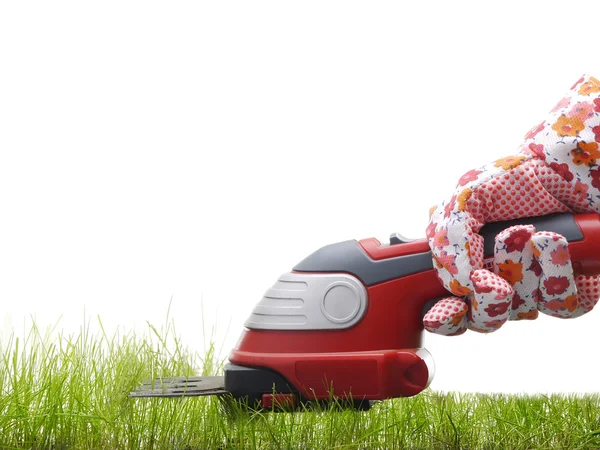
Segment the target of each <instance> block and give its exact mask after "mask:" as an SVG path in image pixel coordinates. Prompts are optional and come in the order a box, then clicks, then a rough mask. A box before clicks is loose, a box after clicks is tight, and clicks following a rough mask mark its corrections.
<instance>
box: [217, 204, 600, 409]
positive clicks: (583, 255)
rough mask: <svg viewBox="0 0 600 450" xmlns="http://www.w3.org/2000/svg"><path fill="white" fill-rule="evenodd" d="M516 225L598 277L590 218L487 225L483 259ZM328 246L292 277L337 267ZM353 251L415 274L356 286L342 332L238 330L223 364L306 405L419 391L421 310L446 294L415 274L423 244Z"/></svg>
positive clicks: (597, 242) (427, 372)
mask: <svg viewBox="0 0 600 450" xmlns="http://www.w3.org/2000/svg"><path fill="white" fill-rule="evenodd" d="M517 223H532V224H534V225H535V226H536V228H537V229H538V231H542V230H543V231H556V232H559V233H561V234H563V235H564V236H565V237H567V239H568V240H569V251H570V254H571V258H572V263H573V268H574V271H575V272H576V273H579V274H586V275H596V274H599V273H600V216H598V215H597V214H580V215H575V216H572V215H569V214H561V215H552V216H545V217H539V218H529V219H520V220H516V221H510V223H496V224H489V225H488V226H486V227H484V229H482V231H481V234H482V235H483V236H484V238H485V242H486V252H485V253H486V255H490V254H491V252H492V251H493V241H494V237H495V235H496V234H497V233H498V232H499V231H501V230H503V229H505V228H507V227H508V226H511V225H515V224H517ZM335 245H339V244H334V247H333V248H331V249H329V251H326V255H323V257H324V261H320V263H321V266H320V270H319V271H318V272H317V271H309V272H304V271H303V270H302V269H303V268H305V267H306V268H308V269H310V267H311V264H310V263H309V262H307V263H305V264H303V263H300V264H299V265H298V266H296V268H295V270H294V271H293V273H302V274H304V275H309V274H315V275H317V274H322V273H323V272H326V271H327V265H329V266H330V267H331V270H335V267H341V266H338V265H339V264H340V263H343V262H344V261H341V260H340V259H343V258H344V257H347V254H346V253H345V252H344V250H341V254H340V255H339V256H336V255H335V252H336V249H335ZM357 247H358V250H359V251H362V252H363V253H364V255H365V256H366V257H367V258H368V259H370V260H371V261H373V263H374V264H375V266H376V265H377V264H378V263H382V262H384V261H391V260H397V261H398V260H402V259H404V260H405V261H406V263H405V267H406V268H408V269H410V268H411V267H413V268H415V269H416V270H417V272H416V273H411V274H406V275H399V276H397V277H396V278H392V279H390V280H387V281H383V282H380V283H375V284H371V285H367V284H368V283H367V282H366V281H365V280H361V282H362V283H363V284H365V287H366V292H367V296H368V306H367V310H366V313H365V314H364V316H363V318H362V320H360V321H359V322H358V323H356V324H355V325H353V326H351V327H349V328H346V329H340V330H300V331H290V330H263V329H252V328H249V329H246V330H244V331H243V333H242V336H241V338H240V340H239V342H238V344H237V346H236V347H235V349H233V351H232V352H231V354H230V355H229V361H230V362H231V363H232V364H234V365H239V366H245V367H259V368H267V369H269V370H271V371H273V372H276V373H277V374H279V375H281V376H282V377H283V378H284V379H285V380H286V382H287V383H288V384H289V386H290V387H291V392H290V395H300V397H302V398H306V399H327V398H330V396H331V395H332V394H333V395H334V396H340V397H346V396H349V395H351V396H352V398H354V399H368V400H375V399H387V398H392V397H408V396H412V395H415V394H418V393H419V392H421V391H422V390H423V389H425V388H426V387H427V386H428V385H429V383H430V381H431V378H432V377H433V370H434V369H433V363H432V360H431V358H430V357H429V354H428V353H427V352H426V351H425V350H424V349H423V348H422V347H423V324H422V317H423V314H424V312H425V311H426V310H427V309H428V308H427V305H428V304H430V303H431V302H432V301H435V300H436V299H439V298H441V297H445V296H448V295H450V294H449V293H448V292H447V291H446V290H445V289H444V288H443V286H442V285H441V283H440V282H439V281H438V280H437V278H436V275H435V272H434V270H433V266H432V264H431V263H430V264H429V266H428V267H427V268H426V269H425V270H419V269H421V268H423V266H421V265H420V263H421V260H420V259H418V258H421V257H423V256H425V258H426V259H428V260H429V261H430V260H431V256H430V250H429V246H428V243H427V241H426V240H425V239H420V240H415V241H411V242H399V243H397V244H395V245H394V244H393V242H390V244H381V243H380V242H379V241H378V240H377V239H374V238H370V239H364V240H361V241H358V242H357ZM325 250H327V248H325ZM323 251H324V249H321V250H319V251H318V252H316V253H319V252H323ZM313 255H314V254H313ZM310 259H311V257H309V258H307V260H308V261H310ZM307 260H305V261H307ZM316 265H318V264H315V266H316ZM342 266H343V264H342ZM374 270H377V269H376V268H375V269H374ZM345 273H348V272H345ZM354 275H357V277H360V275H359V274H354ZM227 378H228V377H227V369H226V375H225V388H226V390H228V391H239V394H243V393H244V392H243V391H244V389H243V388H242V389H239V388H238V387H237V386H228V383H227V381H228V379H227ZM246 391H248V389H247V387H246ZM264 394H265V395H266V398H263V399H262V400H263V402H267V403H268V402H270V401H271V400H270V392H265V393H264Z"/></svg>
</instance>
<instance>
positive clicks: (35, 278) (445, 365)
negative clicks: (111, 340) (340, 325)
mask: <svg viewBox="0 0 600 450" xmlns="http://www.w3.org/2000/svg"><path fill="white" fill-rule="evenodd" d="M598 20H600V3H599V2H597V1H589V2H572V3H570V4H567V3H565V2H548V1H530V2H519V3H518V6H509V4H508V3H507V2H504V3H498V2H496V3H495V4H494V6H492V5H491V4H490V3H489V2H485V3H483V2H475V1H474V2H470V3H469V2H460V1H454V2H445V1H438V2H433V1H429V2H360V3H359V2H351V1H343V2H322V1H316V2H310V1H304V2H294V3H290V2H280V1H277V2H276V1H273V2H205V3H202V2H155V1H144V2H122V1H118V2H111V1H103V2H95V3H94V4H92V3H91V2H75V1H74V2H39V3H33V2H3V3H2V4H1V5H0V152H1V160H0V325H2V324H3V329H4V331H5V332H8V331H9V330H10V329H11V327H12V326H14V328H15V329H16V330H17V331H18V330H22V329H23V326H24V325H23V324H24V321H27V320H28V319H27V318H28V317H30V316H34V317H36V320H37V322H38V323H39V324H40V325H44V324H53V323H56V321H57V320H58V319H59V318H60V317H61V316H62V319H61V320H60V327H62V328H64V329H65V330H67V331H69V330H72V331H74V332H76V331H77V330H78V329H79V327H80V326H81V325H82V323H83V322H84V316H85V317H87V318H89V319H91V320H92V322H94V321H95V317H96V315H100V316H101V317H102V319H103V321H104V323H105V325H106V326H107V328H109V329H115V328H116V327H123V328H124V329H125V330H133V329H139V330H144V329H145V324H146V321H149V322H151V323H154V324H161V323H163V322H164V321H165V318H166V314H167V308H168V306H169V302H170V299H171V297H172V298H173V300H172V308H171V316H172V318H173V319H174V321H175V325H176V327H177V329H178V331H179V333H180V334H181V336H182V339H183V341H184V343H185V344H187V345H188V346H190V347H192V348H194V349H198V350H199V351H203V350H202V349H203V345H204V343H203V340H202V328H201V325H202V305H203V306H204V325H205V326H206V327H207V332H208V333H210V331H211V329H212V328H213V327H215V329H216V331H215V340H216V342H217V343H218V344H219V345H222V347H223V353H222V356H225V355H226V354H227V352H228V349H229V348H231V346H232V345H233V344H234V343H235V341H236V339H237V337H238V335H239V333H240V331H241V329H242V324H243V322H244V320H245V319H246V318H247V316H248V315H249V313H250V311H251V309H252V307H253V306H254V304H255V303H256V302H257V301H258V300H259V299H260V297H261V296H262V294H263V292H264V291H265V290H266V289H267V288H268V287H270V286H271V285H272V283H273V282H274V281H275V280H276V278H277V277H278V276H279V275H280V274H281V273H283V272H286V271H288V270H289V269H291V267H292V266H294V265H295V264H296V263H298V262H299V261H300V260H301V259H303V258H304V257H305V256H307V255H308V254H309V253H311V252H313V251H314V250H316V249H318V248H319V247H321V246H323V245H326V244H329V243H333V242H337V241H341V240H346V239H352V238H359V239H360V238H365V237H370V236H375V237H378V238H379V239H381V240H384V239H386V238H387V236H388V235H389V233H391V232H393V231H400V232H401V233H402V234H404V235H408V236H411V237H422V236H423V235H424V229H425V227H426V225H427V212H428V210H429V207H430V206H432V205H433V204H435V203H436V202H440V201H441V200H443V199H444V198H445V197H446V196H448V195H450V194H451V193H452V189H453V187H454V186H455V184H456V182H457V180H458V178H459V177H460V176H461V175H462V174H463V173H464V172H466V171H467V170H469V169H472V168H474V167H477V166H479V165H482V164H484V163H486V162H488V161H491V160H494V159H497V158H499V157H503V156H508V155H510V154H511V153H513V152H514V151H515V149H516V148H517V146H518V145H519V143H520V142H521V140H522V137H523V135H524V133H525V132H527V131H528V130H529V129H530V128H531V127H532V126H534V125H536V124H537V123H539V122H540V121H541V120H542V119H543V118H544V116H545V114H546V112H547V111H548V110H549V109H550V108H551V107H552V106H554V104H555V103H556V102H557V101H558V100H559V99H560V98H561V97H562V95H563V93H564V92H565V91H566V90H568V89H569V87H570V86H571V85H572V84H573V83H574V82H575V81H576V80H577V79H578V78H579V76H580V75H581V74H583V73H584V72H588V73H592V74H600V60H599V59H598V48H597V39H598V33H597V28H598ZM597 76H598V75H597ZM599 325H600V312H599V311H593V312H592V313H591V314H589V315H588V316H586V317H583V318H580V319H577V320H574V321H561V320H558V319H552V318H547V317H541V318H540V319H539V320H537V321H536V322H511V323H508V324H507V325H506V326H504V327H503V328H502V329H501V330H500V331H498V332H497V333H495V334H493V335H480V334H476V333H468V334H467V335H464V336H461V337H454V338H445V337H436V336H432V335H427V336H426V346H427V348H428V349H429V350H430V351H431V352H432V353H433V355H434V358H435V359H436V362H437V374H436V378H435V379H434V383H433V385H432V387H433V388H435V389H441V390H462V391H484V392H485V391H503V392H528V393H533V392H540V391H541V392H545V391H597V390H598V389H599V387H598V383H597V370H598V369H599V368H600V363H599V361H598V351H597V345H598V342H600V336H599V332H598V330H599V328H600V327H599ZM228 328H229V331H228V332H227V330H228Z"/></svg>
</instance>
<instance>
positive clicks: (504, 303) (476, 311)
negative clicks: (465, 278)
mask: <svg viewBox="0 0 600 450" xmlns="http://www.w3.org/2000/svg"><path fill="white" fill-rule="evenodd" d="M471 283H473V289H474V293H473V294H471V295H469V296H468V297H467V304H468V305H469V313H468V315H467V326H468V327H469V329H470V330H473V331H479V332H481V333H491V332H492V331H496V330H497V329H498V328H500V327H501V326H502V325H503V324H504V323H505V322H506V321H507V320H508V317H509V315H510V306H511V303H512V297H513V289H512V287H511V286H510V284H509V283H508V281H506V280H504V279H503V278H501V277H499V276H498V275H496V274H495V273H492V272H490V271H489V270H486V269H479V270H474V271H473V273H472V274H471Z"/></svg>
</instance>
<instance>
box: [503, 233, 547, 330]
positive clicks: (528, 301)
mask: <svg viewBox="0 0 600 450" xmlns="http://www.w3.org/2000/svg"><path fill="white" fill-rule="evenodd" d="M534 234H535V227H534V226H533V225H515V226H513V227H510V228H507V229H505V230H503V231H501V232H500V233H498V235H497V236H496V245H495V248H494V273H496V274H497V275H499V276H501V277H502V278H504V279H505V280H506V281H508V282H509V283H510V285H511V286H512V288H513V290H514V294H513V297H512V304H511V308H510V316H509V320H523V319H529V320H532V319H536V318H537V316H538V309H537V290H538V287H539V284H540V278H539V277H540V275H541V269H540V267H539V264H538V262H537V259H535V257H534V255H533V246H532V245H531V242H530V241H531V238H532V236H533V235H534Z"/></svg>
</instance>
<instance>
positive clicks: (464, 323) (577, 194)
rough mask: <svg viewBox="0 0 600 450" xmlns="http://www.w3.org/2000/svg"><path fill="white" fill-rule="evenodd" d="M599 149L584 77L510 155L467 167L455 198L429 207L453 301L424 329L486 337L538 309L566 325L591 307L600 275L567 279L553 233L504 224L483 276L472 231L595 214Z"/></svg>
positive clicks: (599, 120) (435, 249) (598, 128)
mask: <svg viewBox="0 0 600 450" xmlns="http://www.w3.org/2000/svg"><path fill="white" fill-rule="evenodd" d="M599 143H600V81H599V80H597V79H596V78H594V77H591V76H589V75H584V76H583V77H581V78H580V79H579V80H578V81H577V82H576V83H575V85H573V87H572V88H571V90H570V91H569V93H568V94H567V95H566V96H565V97H564V98H563V99H562V100H560V102H558V104H557V105H556V106H555V107H554V108H553V109H552V110H551V111H550V113H549V115H548V117H547V118H546V120H544V121H543V122H541V123H540V124H539V125H537V126H536V127H534V128H533V129H532V130H531V131H529V133H527V135H526V136H525V141H524V142H523V144H522V145H521V147H520V148H519V150H518V152H517V153H516V154H515V155H514V156H509V157H506V158H502V159H499V160H497V161H494V162H493V163H490V164H487V165H484V166H482V167H479V168H477V169H474V170H470V171H469V172H467V173H466V174H464V175H463V176H462V177H461V178H460V180H459V182H458V185H457V187H456V191H455V192H454V195H452V197H451V198H450V199H448V200H447V201H445V202H443V203H441V204H440V205H437V206H435V207H433V208H432V209H431V211H430V223H429V226H428V227H427V238H428V239H429V245H430V247H431V250H432V255H433V259H434V267H435V269H436V271H437V275H438V278H439V279H440V281H441V282H442V284H443V285H444V286H445V287H446V289H448V290H449V291H450V292H452V293H453V294H454V295H456V296H457V297H448V298H445V299H442V300H440V301H439V302H437V303H436V304H435V305H434V307H433V308H432V309H431V310H430V311H429V312H428V313H427V314H426V315H425V318H424V320H423V322H424V325H425V328H426V329H427V330H429V331H432V332H435V333H439V334H445V335H458V334H462V333H464V332H465V330H466V329H467V328H468V329H471V330H475V331H480V332H491V331H494V330H496V329H498V328H499V327H500V326H502V324H504V323H505V322H506V321H507V320H520V319H535V318H536V317H537V315H538V311H541V312H543V313H545V314H549V315H552V316H555V317H562V318H569V317H578V316H581V315H582V314H585V313H586V312H588V311H590V310H591V309H592V308H593V307H594V305H595V304H596V302H597V301H598V297H599V296H600V291H599V288H600V278H599V277H584V276H577V277H575V276H574V275H573V269H572V267H571V260H570V257H569V252H568V245H567V242H566V240H565V239H564V238H563V237H562V236H560V235H557V234H555V233H547V232H536V230H535V228H534V227H533V226H530V225H523V226H516V227H511V228H509V229H507V230H505V231H503V232H502V233H500V234H499V235H498V236H497V238H496V249H495V256H494V262H493V271H489V270H487V269H484V268H483V238H482V237H481V236H480V235H479V234H478V232H479V230H480V229H481V227H482V226H483V225H484V224H486V223H488V222H498V221H504V220H511V219H516V218H522V217H535V216H543V215H546V214H551V213H557V212H575V213H581V212H600V166H599V165H598V164H597V163H596V161H597V160H600V150H599V148H598V146H599ZM460 297H462V298H460Z"/></svg>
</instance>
